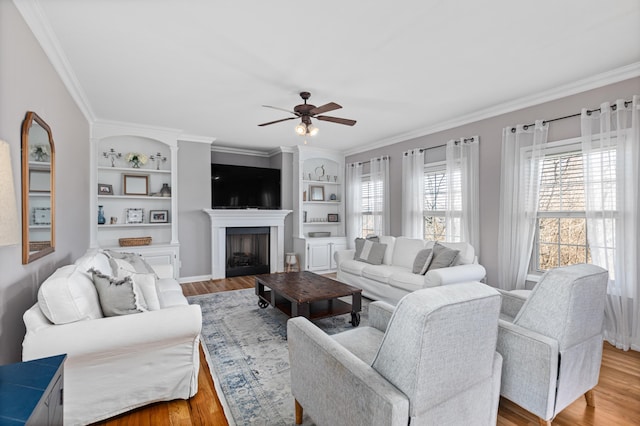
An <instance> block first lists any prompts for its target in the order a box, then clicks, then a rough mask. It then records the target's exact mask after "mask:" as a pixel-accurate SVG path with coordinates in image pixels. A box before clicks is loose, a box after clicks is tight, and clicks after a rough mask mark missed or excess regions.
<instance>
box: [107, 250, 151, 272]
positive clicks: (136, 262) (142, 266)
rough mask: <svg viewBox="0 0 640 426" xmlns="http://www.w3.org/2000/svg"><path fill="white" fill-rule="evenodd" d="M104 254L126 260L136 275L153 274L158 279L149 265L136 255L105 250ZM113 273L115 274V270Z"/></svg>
mask: <svg viewBox="0 0 640 426" xmlns="http://www.w3.org/2000/svg"><path fill="white" fill-rule="evenodd" d="M105 253H107V255H108V256H109V257H112V258H114V259H122V260H126V261H127V262H129V263H130V264H131V266H133V269H135V270H136V273H138V274H153V275H154V276H155V277H156V278H158V276H157V275H156V271H154V270H153V268H152V267H151V265H149V264H148V263H147V261H146V260H144V257H142V256H141V255H139V254H138V253H124V252H118V251H113V250H105ZM112 267H113V265H112ZM113 273H114V274H115V273H116V270H115V269H114V271H113Z"/></svg>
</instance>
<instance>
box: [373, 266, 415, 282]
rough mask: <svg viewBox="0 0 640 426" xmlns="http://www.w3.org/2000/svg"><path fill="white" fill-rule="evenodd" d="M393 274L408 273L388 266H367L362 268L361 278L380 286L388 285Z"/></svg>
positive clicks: (402, 269)
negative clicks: (375, 282) (380, 284)
mask: <svg viewBox="0 0 640 426" xmlns="http://www.w3.org/2000/svg"><path fill="white" fill-rule="evenodd" d="M395 272H410V271H409V270H408V269H407V268H402V267H399V266H389V265H367V266H365V267H364V268H362V276H363V277H365V278H369V279H371V280H374V281H377V282H379V283H382V284H388V283H389V277H390V276H391V275H392V274H394V273H395Z"/></svg>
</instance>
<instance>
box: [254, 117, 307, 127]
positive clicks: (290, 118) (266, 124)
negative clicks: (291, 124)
mask: <svg viewBox="0 0 640 426" xmlns="http://www.w3.org/2000/svg"><path fill="white" fill-rule="evenodd" d="M296 118H298V117H287V118H283V119H282V120H276V121H270V122H268V123H262V124H258V126H268V125H269V124H275V123H280V122H281V121H289V120H295V119H296Z"/></svg>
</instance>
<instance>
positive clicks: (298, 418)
mask: <svg viewBox="0 0 640 426" xmlns="http://www.w3.org/2000/svg"><path fill="white" fill-rule="evenodd" d="M294 401H295V402H296V424H297V425H301V424H302V405H300V403H299V402H298V400H297V399H295V400H294Z"/></svg>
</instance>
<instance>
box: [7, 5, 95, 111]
mask: <svg viewBox="0 0 640 426" xmlns="http://www.w3.org/2000/svg"><path fill="white" fill-rule="evenodd" d="M13 3H14V4H15V6H16V8H17V9H18V12H20V14H21V15H22V18H23V19H24V21H25V22H26V24H27V26H28V27H29V29H30V30H31V32H32V33H33V35H34V36H35V38H36V40H37V41H38V43H40V46H41V47H42V50H43V51H44V53H45V54H46V55H47V57H48V58H49V61H50V62H51V65H52V66H53V68H54V69H55V70H56V72H57V73H58V76H59V77H60V79H61V80H62V83H63V84H64V85H65V87H66V88H67V90H68V91H69V94H70V95H71V97H72V98H73V100H74V101H75V103H76V105H78V108H79V109H80V111H81V112H82V114H83V115H84V117H85V118H86V119H87V121H88V122H89V123H92V122H93V121H95V120H96V116H95V114H94V113H93V109H92V108H91V104H90V103H89V100H88V99H87V96H86V94H85V92H84V90H83V89H82V86H81V85H80V82H79V81H78V78H77V77H76V74H75V73H74V72H73V69H72V68H71V64H70V63H69V60H68V59H67V57H66V55H65V54H64V52H63V50H62V47H61V46H60V42H59V41H58V38H57V37H56V35H55V33H54V31H53V29H52V28H51V24H49V21H48V20H47V18H46V17H45V14H44V12H43V10H42V7H41V6H40V4H39V3H38V1H37V0H13Z"/></svg>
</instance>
